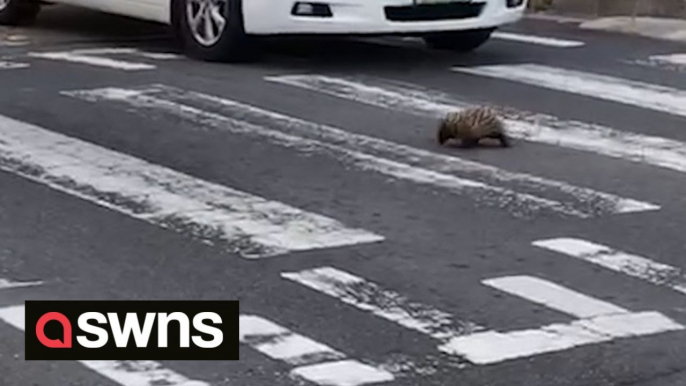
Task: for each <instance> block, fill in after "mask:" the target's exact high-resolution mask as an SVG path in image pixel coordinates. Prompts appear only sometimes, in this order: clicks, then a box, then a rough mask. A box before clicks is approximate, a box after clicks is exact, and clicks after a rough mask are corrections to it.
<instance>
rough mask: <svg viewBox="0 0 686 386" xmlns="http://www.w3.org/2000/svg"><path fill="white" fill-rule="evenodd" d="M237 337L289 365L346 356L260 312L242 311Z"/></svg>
mask: <svg viewBox="0 0 686 386" xmlns="http://www.w3.org/2000/svg"><path fill="white" fill-rule="evenodd" d="M240 340H241V342H242V343H245V344H248V345H250V346H251V347H252V348H254V349H255V350H257V351H259V352H261V353H263V354H265V355H267V356H268V357H270V358H273V359H277V360H281V361H284V362H288V363H290V364H292V365H299V364H304V363H308V362H309V363H312V362H322V361H324V360H334V359H342V358H345V355H344V354H342V353H340V352H338V351H336V350H334V349H332V348H331V347H328V346H326V345H324V344H321V343H318V342H316V341H314V340H312V339H310V338H307V337H304V336H302V335H299V334H296V333H293V332H291V331H289V330H288V329H286V328H284V327H281V326H279V325H278V324H276V323H273V322H271V321H269V320H267V319H264V318H261V317H259V316H253V315H241V317H240Z"/></svg>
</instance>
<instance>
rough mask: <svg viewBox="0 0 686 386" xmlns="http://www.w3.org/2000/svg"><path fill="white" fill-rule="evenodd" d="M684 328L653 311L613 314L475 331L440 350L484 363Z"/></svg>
mask: <svg viewBox="0 0 686 386" xmlns="http://www.w3.org/2000/svg"><path fill="white" fill-rule="evenodd" d="M683 329H684V326H682V325H680V324H678V323H676V322H674V321H672V320H670V319H669V318H667V317H665V316H664V315H662V314H660V313H656V312H640V313H633V314H615V315H605V316H599V317H596V318H591V319H582V320H577V321H574V322H572V323H569V324H561V323H560V324H552V325H548V326H544V327H542V328H538V329H531V330H521V331H513V332H508V333H501V332H497V331H489V332H483V333H477V334H473V335H467V336H463V337H458V338H455V339H453V340H452V341H451V342H449V343H446V344H445V345H443V346H441V347H440V349H441V351H443V352H446V353H448V354H452V355H459V356H463V357H464V358H466V359H468V360H469V361H470V362H472V363H476V364H479V365H487V364H494V363H498V362H502V361H506V360H511V359H516V358H525V357H530V356H534V355H541V354H546V353H552V352H556V351H563V350H568V349H571V348H574V347H580V346H585V345H590V344H598V343H604V342H610V341H612V340H615V339H619V338H632V337H639V336H646V335H654V334H660V333H665V332H670V331H680V330H683Z"/></svg>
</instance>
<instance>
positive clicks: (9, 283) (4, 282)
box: [0, 278, 43, 290]
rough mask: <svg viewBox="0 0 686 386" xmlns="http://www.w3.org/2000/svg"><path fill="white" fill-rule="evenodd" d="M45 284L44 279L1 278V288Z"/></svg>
mask: <svg viewBox="0 0 686 386" xmlns="http://www.w3.org/2000/svg"><path fill="white" fill-rule="evenodd" d="M40 285H43V282H42V281H11V280H7V279H3V278H0V290H4V289H12V288H25V287H36V286H40Z"/></svg>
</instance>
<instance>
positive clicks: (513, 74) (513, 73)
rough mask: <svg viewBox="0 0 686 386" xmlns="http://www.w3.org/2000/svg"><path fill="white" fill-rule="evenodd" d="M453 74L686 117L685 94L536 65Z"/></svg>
mask: <svg viewBox="0 0 686 386" xmlns="http://www.w3.org/2000/svg"><path fill="white" fill-rule="evenodd" d="M453 71H456V72H462V73H467V74H473V75H479V76H487V77H491V78H497V79H505V80H508V81H513V82H520V83H524V84H529V85H532V86H536V87H544V88H548V89H552V90H557V91H563V92H568V93H574V94H579V95H584V96H588V97H592V98H597V99H603V100H608V101H612V102H619V103H623V104H627V105H632V106H636V107H640V108H644V109H652V110H655V111H660V112H664V113H668V114H674V115H680V116H685V117H686V91H684V90H679V89H675V88H671V87H666V86H659V85H655V84H650V83H644V82H639V81H635V80H629V79H622V78H616V77H612V76H607V75H598V74H591V73H587V72H582V71H575V70H566V69H562V68H556V67H549V66H543V65H538V64H513V65H491V66H477V67H453Z"/></svg>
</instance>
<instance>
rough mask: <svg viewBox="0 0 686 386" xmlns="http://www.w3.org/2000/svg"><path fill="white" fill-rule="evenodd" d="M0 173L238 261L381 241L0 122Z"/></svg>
mask: <svg viewBox="0 0 686 386" xmlns="http://www.w3.org/2000/svg"><path fill="white" fill-rule="evenodd" d="M0 138H2V140H0V170H5V171H8V172H11V173H14V174H18V175H20V176H23V177H25V178H28V179H31V180H33V181H36V182H39V183H41V184H45V185H48V186H50V187H52V188H54V189H57V190H60V191H63V192H66V193H69V194H71V195H74V196H77V197H79V198H82V199H85V200H87V201H90V202H93V203H96V204H98V205H102V206H104V207H107V208H110V209H112V210H115V211H118V212H120V213H124V214H127V215H129V216H132V217H134V218H137V219H141V220H145V221H147V222H149V223H152V224H155V225H159V226H162V227H165V228H171V229H174V230H176V231H179V232H182V233H190V234H192V235H193V236H195V237H198V238H201V239H203V240H206V241H208V242H213V243H217V244H220V246H222V247H225V248H227V249H229V250H231V251H234V252H237V253H240V254H241V255H243V256H244V257H249V258H260V257H268V256H275V255H281V254H284V253H288V252H293V251H304V250H310V249H319V248H331V247H341V246H347V245H354V244H360V243H371V242H378V241H381V240H383V237H381V236H379V235H376V234H373V233H370V232H367V231H365V230H361V229H352V228H348V227H346V226H344V225H343V224H341V223H340V222H338V221H336V220H334V219H331V218H328V217H325V216H321V215H317V214H314V213H309V212H305V211H302V210H299V209H297V208H294V207H291V206H288V205H285V204H282V203H279V202H276V201H269V200H266V199H264V198H261V197H258V196H254V195H251V194H248V193H244V192H241V191H238V190H235V189H231V188H229V187H225V186H222V185H218V184H214V183H211V182H207V181H203V180H200V179H197V178H194V177H191V176H189V175H186V174H183V173H180V172H177V171H174V170H171V169H168V168H165V167H163V166H158V165H155V164H152V163H149V162H146V161H144V160H141V159H138V158H135V157H132V156H129V155H125V154H121V153H118V152H115V151H112V150H109V149H105V148H103V147H99V146H96V145H93V144H90V143H88V142H84V141H81V140H78V139H75V138H70V137H67V136H65V135H61V134H58V133H54V132H51V131H48V130H45V129H42V128H40V127H37V126H34V125H30V124H27V123H24V122H20V121H17V120H13V119H10V118H7V117H3V116H0Z"/></svg>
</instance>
